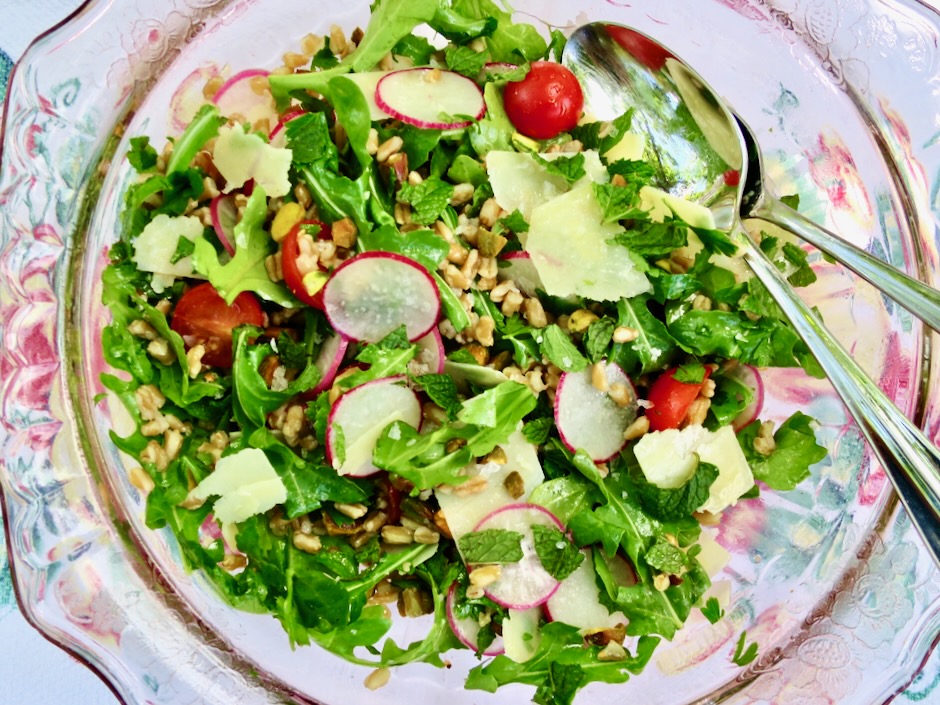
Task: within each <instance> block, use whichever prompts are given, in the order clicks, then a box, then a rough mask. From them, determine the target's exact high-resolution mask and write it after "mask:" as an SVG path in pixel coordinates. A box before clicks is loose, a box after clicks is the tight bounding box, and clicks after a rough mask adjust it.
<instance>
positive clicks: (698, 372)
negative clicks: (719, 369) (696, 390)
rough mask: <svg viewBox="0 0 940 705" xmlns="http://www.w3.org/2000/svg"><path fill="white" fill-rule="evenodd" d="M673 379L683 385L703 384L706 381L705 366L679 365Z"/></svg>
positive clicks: (695, 364) (694, 364) (696, 364)
mask: <svg viewBox="0 0 940 705" xmlns="http://www.w3.org/2000/svg"><path fill="white" fill-rule="evenodd" d="M672 378H673V379H674V380H676V382H682V383H683V384H701V383H702V382H704V381H705V365H703V364H702V363H700V362H696V363H693V364H690V365H679V367H677V368H676V371H675V373H674V374H673V375H672Z"/></svg>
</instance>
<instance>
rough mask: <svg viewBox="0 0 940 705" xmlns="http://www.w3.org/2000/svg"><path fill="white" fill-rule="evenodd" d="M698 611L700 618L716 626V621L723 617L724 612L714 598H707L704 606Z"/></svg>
mask: <svg viewBox="0 0 940 705" xmlns="http://www.w3.org/2000/svg"><path fill="white" fill-rule="evenodd" d="M699 609H700V611H701V613H702V616H703V617H705V619H707V620H708V621H709V622H710V623H711V624H716V623H717V622H718V620H720V619H721V618H722V617H724V616H725V611H724V610H723V609H721V605H719V604H718V599H717V598H714V597H709V598H708V599H707V600H706V601H705V606H704V607H701V608H699Z"/></svg>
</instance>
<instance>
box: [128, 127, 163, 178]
mask: <svg viewBox="0 0 940 705" xmlns="http://www.w3.org/2000/svg"><path fill="white" fill-rule="evenodd" d="M127 161H129V162H130V164H131V166H132V167H134V169H135V170H136V171H137V172H138V173H141V174H142V173H144V172H145V171H150V170H151V169H153V168H154V167H155V166H156V165H157V150H156V149H154V148H153V146H152V145H151V144H150V138H149V137H147V135H142V136H140V137H131V148H130V149H129V150H127Z"/></svg>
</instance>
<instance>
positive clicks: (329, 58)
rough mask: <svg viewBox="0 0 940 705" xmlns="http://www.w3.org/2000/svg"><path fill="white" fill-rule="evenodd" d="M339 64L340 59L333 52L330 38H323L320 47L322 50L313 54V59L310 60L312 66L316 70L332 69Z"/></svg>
mask: <svg viewBox="0 0 940 705" xmlns="http://www.w3.org/2000/svg"><path fill="white" fill-rule="evenodd" d="M337 65H339V59H337V58H336V55H335V54H333V50H332V49H330V38H329V37H324V38H323V46H322V47H320V50H319V51H318V52H317V53H316V54H314V55H313V60H312V61H311V62H310V68H311V69H313V70H314V71H316V70H318V69H319V70H321V71H322V70H325V69H332V68H335V67H336V66H337Z"/></svg>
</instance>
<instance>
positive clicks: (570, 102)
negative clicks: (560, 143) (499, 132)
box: [503, 61, 584, 140]
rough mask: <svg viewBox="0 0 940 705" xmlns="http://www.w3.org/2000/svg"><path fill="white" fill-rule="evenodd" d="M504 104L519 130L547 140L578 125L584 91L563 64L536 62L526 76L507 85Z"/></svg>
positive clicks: (507, 113)
mask: <svg viewBox="0 0 940 705" xmlns="http://www.w3.org/2000/svg"><path fill="white" fill-rule="evenodd" d="M503 103H504V104H505V106H506V115H507V116H508V117H509V121H510V122H511V123H512V124H513V126H514V127H515V128H516V129H517V130H519V132H521V133H522V134H524V135H526V136H528V137H532V138H533V139H537V140H547V139H551V138H552V137H557V136H558V135H560V134H561V133H562V132H566V131H567V130H571V129H573V128H574V127H575V126H576V125H577V124H578V120H580V119H581V111H582V109H583V108H584V94H583V93H582V92H581V84H580V83H578V79H577V78H575V76H574V74H573V73H571V71H569V70H568V69H566V68H565V67H564V66H562V65H561V64H556V63H553V62H551V61H534V62H532V65H531V67H530V68H529V73H527V74H526V77H525V78H523V79H522V80H521V81H514V82H511V83H507V84H506V88H505V89H504V91H503Z"/></svg>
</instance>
